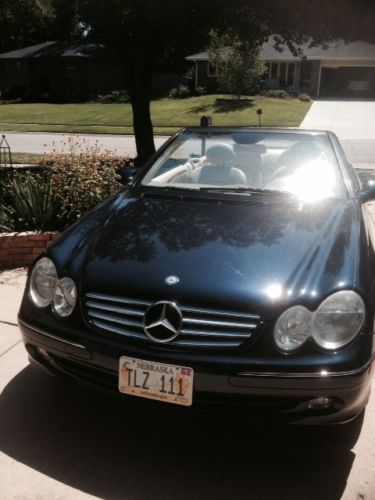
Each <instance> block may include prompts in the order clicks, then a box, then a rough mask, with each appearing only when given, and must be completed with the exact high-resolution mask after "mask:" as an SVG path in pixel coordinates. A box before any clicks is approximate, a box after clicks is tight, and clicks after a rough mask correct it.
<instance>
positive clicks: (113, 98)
mask: <svg viewBox="0 0 375 500" xmlns="http://www.w3.org/2000/svg"><path fill="white" fill-rule="evenodd" d="M95 100H96V101H97V102H100V103H101V104H124V103H127V102H129V100H130V98H129V94H128V92H127V91H126V90H112V92H111V93H109V94H106V95H99V96H97V98H96V99H95Z"/></svg>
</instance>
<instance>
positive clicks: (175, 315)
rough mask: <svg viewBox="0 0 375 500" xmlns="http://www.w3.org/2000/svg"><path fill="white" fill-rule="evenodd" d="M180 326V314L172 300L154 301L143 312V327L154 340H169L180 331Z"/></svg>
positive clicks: (162, 342) (160, 341)
mask: <svg viewBox="0 0 375 500" xmlns="http://www.w3.org/2000/svg"><path fill="white" fill-rule="evenodd" d="M181 327H182V314H181V311H180V309H179V308H178V307H177V306H176V304H174V303H173V302H168V301H160V302H155V304H152V305H151V306H150V307H149V308H148V309H147V311H146V312H145V316H144V320H143V328H144V331H145V333H146V335H147V336H148V338H149V339H151V340H153V341H154V342H159V343H161V344H164V343H166V342H171V341H172V340H173V339H175V338H176V337H177V335H178V334H179V333H180V330H181Z"/></svg>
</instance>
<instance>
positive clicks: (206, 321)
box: [183, 317, 257, 330]
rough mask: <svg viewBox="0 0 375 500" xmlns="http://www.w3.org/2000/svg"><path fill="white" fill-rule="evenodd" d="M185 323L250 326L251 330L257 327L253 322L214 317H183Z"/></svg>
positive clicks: (234, 326)
mask: <svg viewBox="0 0 375 500" xmlns="http://www.w3.org/2000/svg"><path fill="white" fill-rule="evenodd" d="M183 322H184V323H190V324H192V325H193V324H194V325H210V326H229V327H232V328H248V329H249V330H253V329H254V328H256V327H257V325H254V324H253V323H248V324H246V323H231V322H229V321H217V320H213V319H197V318H186V317H185V318H183Z"/></svg>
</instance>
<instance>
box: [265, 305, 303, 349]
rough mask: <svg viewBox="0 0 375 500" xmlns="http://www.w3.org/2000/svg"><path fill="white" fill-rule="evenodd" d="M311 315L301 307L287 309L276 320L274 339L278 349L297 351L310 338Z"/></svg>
mask: <svg viewBox="0 0 375 500" xmlns="http://www.w3.org/2000/svg"><path fill="white" fill-rule="evenodd" d="M310 325H311V313H310V311H308V310H307V309H305V308H304V307H302V306H294V307H291V308H290V309H287V310H286V311H285V312H283V314H282V315H281V316H280V318H279V319H278V320H277V323H276V325H275V330H274V338H275V342H276V345H277V347H279V349H281V350H283V351H286V352H290V351H294V350H295V349H298V347H300V346H301V345H302V344H303V343H304V342H305V341H306V340H307V339H308V337H309V336H310Z"/></svg>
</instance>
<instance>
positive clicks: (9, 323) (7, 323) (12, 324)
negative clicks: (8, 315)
mask: <svg viewBox="0 0 375 500" xmlns="http://www.w3.org/2000/svg"><path fill="white" fill-rule="evenodd" d="M0 323H3V324H4V325H10V326H18V325H17V323H12V322H10V321H3V320H1V319H0Z"/></svg>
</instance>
